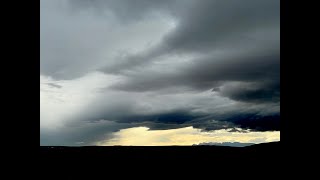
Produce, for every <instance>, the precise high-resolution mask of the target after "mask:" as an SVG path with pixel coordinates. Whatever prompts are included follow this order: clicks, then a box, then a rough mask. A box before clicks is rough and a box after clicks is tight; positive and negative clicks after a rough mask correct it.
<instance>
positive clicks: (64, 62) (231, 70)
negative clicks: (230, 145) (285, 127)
mask: <svg viewBox="0 0 320 180" xmlns="http://www.w3.org/2000/svg"><path fill="white" fill-rule="evenodd" d="M272 141H280V1H279V0H241V1H239V0H162V1H158V0H42V1H41V2H40V145H43V146H87V145H98V146H100V145H101V146H112V145H136V146H169V145H193V144H201V143H224V142H240V143H264V142H272Z"/></svg>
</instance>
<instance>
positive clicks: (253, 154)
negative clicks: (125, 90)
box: [40, 142, 281, 162]
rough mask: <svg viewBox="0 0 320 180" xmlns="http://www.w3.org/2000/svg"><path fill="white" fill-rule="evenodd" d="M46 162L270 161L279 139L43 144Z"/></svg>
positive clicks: (275, 158)
mask: <svg viewBox="0 0 320 180" xmlns="http://www.w3.org/2000/svg"><path fill="white" fill-rule="evenodd" d="M40 153H41V155H42V157H41V160H43V161H49V162H50V161H59V160H60V159H61V158H62V157H63V158H67V159H69V160H70V161H77V160H81V161H82V160H89V161H90V160H97V159H98V160H101V161H102V160H108V161H110V160H112V161H118V160H139V161H150V160H156V161H168V160H169V161H171V160H178V161H189V160H196V161H197V160H201V161H212V160H213V161H216V160H237V161H239V162H241V161H269V162H279V160H280V157H281V153H280V142H271V143H262V144H256V145H251V146H247V147H227V146H212V145H211V146H159V147H155V146H84V147H63V146H56V147H50V146H40Z"/></svg>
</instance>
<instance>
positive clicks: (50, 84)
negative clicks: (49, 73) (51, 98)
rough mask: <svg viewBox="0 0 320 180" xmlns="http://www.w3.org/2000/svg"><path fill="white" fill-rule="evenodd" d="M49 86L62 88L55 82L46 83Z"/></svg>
mask: <svg viewBox="0 0 320 180" xmlns="http://www.w3.org/2000/svg"><path fill="white" fill-rule="evenodd" d="M47 84H48V85H49V86H51V87H54V88H62V86H60V85H58V84H55V83H47Z"/></svg>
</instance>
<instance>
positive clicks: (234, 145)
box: [192, 142, 254, 147]
mask: <svg viewBox="0 0 320 180" xmlns="http://www.w3.org/2000/svg"><path fill="white" fill-rule="evenodd" d="M252 145H254V143H241V142H223V143H214V142H205V143H200V144H194V145H192V146H230V147H246V146H252Z"/></svg>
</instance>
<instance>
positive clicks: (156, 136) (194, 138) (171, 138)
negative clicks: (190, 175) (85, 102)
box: [96, 127, 280, 146]
mask: <svg viewBox="0 0 320 180" xmlns="http://www.w3.org/2000/svg"><path fill="white" fill-rule="evenodd" d="M230 130H231V129H222V130H215V131H208V132H204V131H201V130H200V129H195V128H193V127H186V128H179V129H169V130H149V128H147V127H135V128H128V129H122V130H120V131H118V132H116V133H114V134H113V138H111V139H108V140H105V141H100V142H97V143H96V145H100V146H114V145H121V146H171V145H180V146H188V145H193V144H199V143H203V142H213V143H222V142H240V143H265V142H274V141H280V131H266V132H251V131H242V129H238V130H239V131H241V132H230Z"/></svg>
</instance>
